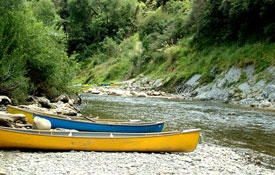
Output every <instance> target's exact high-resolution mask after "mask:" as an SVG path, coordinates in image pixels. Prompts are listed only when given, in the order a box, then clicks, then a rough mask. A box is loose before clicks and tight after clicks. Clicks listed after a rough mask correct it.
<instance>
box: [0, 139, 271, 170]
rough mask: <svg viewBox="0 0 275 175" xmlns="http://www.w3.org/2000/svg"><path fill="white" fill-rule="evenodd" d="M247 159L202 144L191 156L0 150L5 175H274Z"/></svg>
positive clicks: (226, 150)
mask: <svg viewBox="0 0 275 175" xmlns="http://www.w3.org/2000/svg"><path fill="white" fill-rule="evenodd" d="M247 156H248V155H246V154H244V153H241V152H239V151H236V150H234V149H230V148H226V147H220V146H216V145H211V144H206V143H201V144H199V145H198V147H197V149H196V150H195V151H194V152H191V153H125V152H121V153H115V152H111V153H108V152H82V151H80V152H77V151H71V152H32V151H30V152H22V151H5V150H4V151H3V150H2V151H0V160H2V167H4V171H5V172H4V173H5V174H6V175H26V174H35V175H47V174H48V175H52V174H67V175H89V174H90V175H95V174H97V175H121V174H139V175H153V174H159V175H160V174H169V175H170V174H190V175H193V174H194V175H195V174H201V175H203V174H224V175H227V174H243V175H248V174H251V175H272V174H274V171H272V170H270V169H266V168H265V167H261V166H259V165H256V164H254V163H251V162H249V161H247ZM0 164H1V162H0ZM0 172H1V171H0Z"/></svg>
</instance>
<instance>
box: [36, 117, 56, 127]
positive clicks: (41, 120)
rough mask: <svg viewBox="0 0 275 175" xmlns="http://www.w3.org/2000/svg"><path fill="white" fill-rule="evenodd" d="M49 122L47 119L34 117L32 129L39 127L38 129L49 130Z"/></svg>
mask: <svg viewBox="0 0 275 175" xmlns="http://www.w3.org/2000/svg"><path fill="white" fill-rule="evenodd" d="M51 126H52V125H51V122H50V121H49V120H47V119H44V118H40V117H34V118H33V124H32V127H33V129H39V130H50V129H51Z"/></svg>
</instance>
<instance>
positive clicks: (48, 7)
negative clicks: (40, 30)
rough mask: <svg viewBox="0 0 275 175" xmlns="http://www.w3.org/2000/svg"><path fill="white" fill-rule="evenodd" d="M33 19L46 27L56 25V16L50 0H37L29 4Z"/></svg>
mask: <svg viewBox="0 0 275 175" xmlns="http://www.w3.org/2000/svg"><path fill="white" fill-rule="evenodd" d="M30 6H31V9H32V11H33V15H34V17H35V18H36V19H37V20H38V21H41V22H43V24H44V25H46V26H53V25H56V22H55V19H56V18H57V14H56V12H55V6H54V3H53V2H52V1H51V0H39V1H32V2H30Z"/></svg>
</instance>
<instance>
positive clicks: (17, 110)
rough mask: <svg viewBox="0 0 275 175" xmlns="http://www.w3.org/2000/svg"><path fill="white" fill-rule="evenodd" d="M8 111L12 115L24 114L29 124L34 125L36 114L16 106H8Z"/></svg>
mask: <svg viewBox="0 0 275 175" xmlns="http://www.w3.org/2000/svg"><path fill="white" fill-rule="evenodd" d="M7 111H8V113H10V114H24V115H25V116H26V120H27V122H28V123H33V115H34V113H33V112H31V111H28V110H25V109H21V108H17V107H14V106H9V105H8V106H7Z"/></svg>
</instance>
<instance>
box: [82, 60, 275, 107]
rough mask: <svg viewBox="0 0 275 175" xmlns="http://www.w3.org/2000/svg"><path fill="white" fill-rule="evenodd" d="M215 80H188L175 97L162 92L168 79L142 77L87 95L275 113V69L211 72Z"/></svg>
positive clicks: (92, 90) (195, 77) (250, 67)
mask: <svg viewBox="0 0 275 175" xmlns="http://www.w3.org/2000/svg"><path fill="white" fill-rule="evenodd" d="M212 72H213V77H215V78H214V80H212V81H211V82H209V83H203V84H201V83H200V80H201V78H202V75H200V74H196V75H193V76H192V77H190V78H189V79H188V80H184V81H183V82H178V83H177V85H176V86H175V87H174V90H173V91H174V92H173V94H169V93H167V92H163V91H160V89H165V88H164V87H165V86H169V78H165V79H162V78H159V79H153V78H150V77H145V76H143V75H140V76H139V77H137V78H135V79H132V80H128V81H124V82H117V83H109V84H104V86H100V87H91V88H88V89H86V90H85V92H88V93H92V94H101V95H119V96H136V97H164V98H179V99H184V100H200V101H220V102H224V103H230V104H234V105H241V106H244V107H252V108H261V109H267V110H275V79H274V77H275V66H270V67H268V68H267V69H266V70H264V71H262V72H261V74H259V73H257V72H256V70H255V68H254V65H253V64H251V65H247V66H245V67H236V66H233V67H231V68H230V69H229V70H228V71H226V72H222V73H220V74H216V73H215V68H213V70H212Z"/></svg>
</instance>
